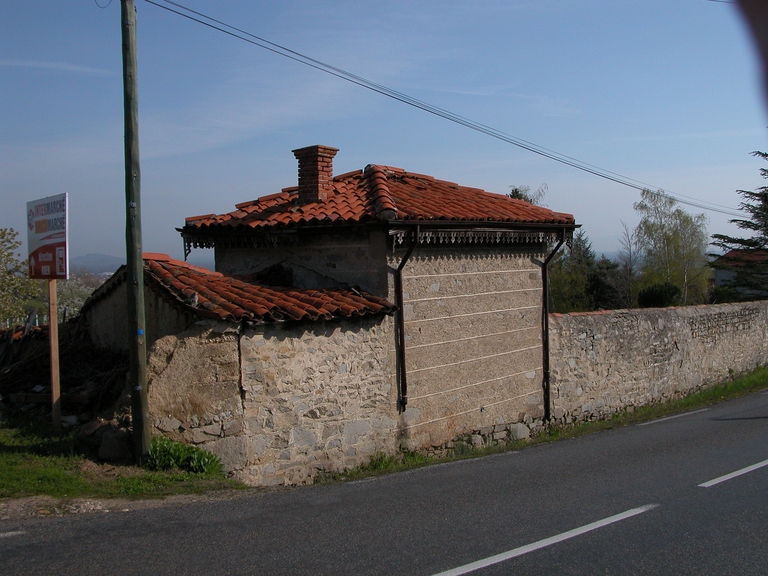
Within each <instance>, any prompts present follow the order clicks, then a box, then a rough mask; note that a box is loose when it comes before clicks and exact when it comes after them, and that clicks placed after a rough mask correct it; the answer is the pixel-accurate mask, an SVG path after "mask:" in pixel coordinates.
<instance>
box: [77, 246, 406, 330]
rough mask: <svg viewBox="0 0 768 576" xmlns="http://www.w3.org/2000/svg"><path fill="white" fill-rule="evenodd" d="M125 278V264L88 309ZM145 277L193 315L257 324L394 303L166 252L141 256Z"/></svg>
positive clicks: (382, 308)
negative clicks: (237, 274)
mask: <svg viewBox="0 0 768 576" xmlns="http://www.w3.org/2000/svg"><path fill="white" fill-rule="evenodd" d="M124 281H125V267H124V266H123V267H121V268H120V269H119V270H118V271H117V272H115V274H114V276H112V278H110V279H109V280H107V281H106V282H105V283H104V284H103V285H102V286H101V287H100V288H98V289H97V290H96V291H95V292H94V293H93V295H92V296H91V298H89V299H88V301H87V302H86V304H85V305H84V306H83V310H87V309H88V308H89V307H90V306H91V305H92V304H93V303H94V302H96V301H98V300H100V299H101V298H104V297H105V296H106V295H107V294H109V293H110V292H112V291H113V290H114V289H115V288H116V287H117V286H118V285H120V284H121V283H122V282H124ZM144 281H145V284H146V285H147V286H149V287H150V288H152V289H153V290H154V291H155V292H156V293H158V294H159V295H160V296H161V297H162V298H164V299H165V300H166V301H168V302H169V303H171V304H172V305H174V306H176V307H177V308H181V309H183V310H185V311H187V312H189V313H191V314H193V315H196V316H200V317H205V318H215V319H220V320H232V321H237V322H240V321H247V322H252V323H257V324H261V323H264V322H278V321H287V320H332V319H334V318H341V317H344V318H349V317H353V316H367V315H371V314H391V313H392V312H394V311H395V309H396V307H395V305H393V304H391V303H390V302H388V301H387V300H385V299H384V298H379V297H377V296H373V295H372V294H368V293H366V292H363V291H361V290H356V289H353V288H324V289H311V290H306V289H298V288H280V287H272V286H270V287H267V286H260V285H257V284H251V283H248V282H244V281H243V280H239V279H237V278H233V277H231V276H225V275H224V274H221V273H220V272H212V271H211V270H206V269H205V268H200V267H198V266H193V265H191V264H189V263H187V262H182V261H180V260H174V259H173V258H171V257H170V256H168V255H167V254H156V253H145V254H144Z"/></svg>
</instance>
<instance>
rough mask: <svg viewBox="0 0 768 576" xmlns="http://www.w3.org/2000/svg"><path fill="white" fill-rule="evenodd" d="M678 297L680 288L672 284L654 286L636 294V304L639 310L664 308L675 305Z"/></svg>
mask: <svg viewBox="0 0 768 576" xmlns="http://www.w3.org/2000/svg"><path fill="white" fill-rule="evenodd" d="M679 296H680V288H678V287H677V286H675V285H674V284H670V283H669V282H667V283H666V284H654V285H653V286H648V288H643V289H642V290H640V292H638V294H637V304H638V306H640V308H665V307H667V306H674V305H675V304H677V302H678V297H679Z"/></svg>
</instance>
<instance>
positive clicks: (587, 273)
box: [549, 230, 596, 312]
mask: <svg viewBox="0 0 768 576" xmlns="http://www.w3.org/2000/svg"><path fill="white" fill-rule="evenodd" d="M595 268H596V258H595V252H594V250H592V244H591V243H590V241H589V239H588V238H587V235H586V234H585V233H584V231H583V230H579V231H577V232H576V234H574V236H573V242H572V243H571V249H570V250H562V251H560V252H559V253H558V254H557V256H555V258H554V259H553V260H552V262H550V264H549V289H550V291H549V296H550V302H551V306H550V309H551V311H552V312H586V311H589V310H594V309H595V308H594V299H593V298H592V296H591V294H590V291H589V288H590V286H589V284H590V278H591V276H592V275H593V274H594V272H595Z"/></svg>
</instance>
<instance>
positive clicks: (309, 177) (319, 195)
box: [293, 144, 339, 204]
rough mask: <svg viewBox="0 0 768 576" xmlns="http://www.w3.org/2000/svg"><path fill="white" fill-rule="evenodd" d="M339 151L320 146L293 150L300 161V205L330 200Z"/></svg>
mask: <svg viewBox="0 0 768 576" xmlns="http://www.w3.org/2000/svg"><path fill="white" fill-rule="evenodd" d="M338 151H339V149H338V148H331V147H330V146H322V145H320V144H316V145H315V146H307V147H305V148H297V149H296V150H293V155H294V156H295V157H296V159H297V160H298V161H299V204H306V203H308V202H325V201H326V200H327V199H328V195H329V194H331V193H332V192H333V157H334V156H336V152H338Z"/></svg>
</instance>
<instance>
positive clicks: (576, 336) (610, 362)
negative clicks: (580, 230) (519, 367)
mask: <svg viewBox="0 0 768 576" xmlns="http://www.w3.org/2000/svg"><path fill="white" fill-rule="evenodd" d="M550 329H551V331H550V342H551V369H552V372H551V389H552V401H553V406H554V408H553V416H554V417H555V419H556V420H558V421H560V422H565V423H570V422H575V421H581V420H593V419H598V418H604V417H606V416H608V415H610V414H612V413H614V412H617V411H619V410H622V409H626V408H630V409H631V408H632V407H635V406H642V405H645V404H649V403H652V402H658V401H662V400H666V399H669V398H673V397H675V396H679V395H682V394H684V393H687V392H690V391H692V390H695V389H697V388H700V387H703V386H706V385H709V384H715V383H717V382H721V381H723V380H726V379H727V378H729V377H730V376H731V375H734V374H741V373H744V372H748V371H750V370H753V369H755V367H757V366H760V365H764V364H767V363H768V336H766V335H767V334H768V302H749V303H744V304H719V305H713V306H689V307H682V308H661V309H645V310H612V311H605V312H595V313H585V314H564V315H561V314H553V315H551V316H550Z"/></svg>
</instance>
